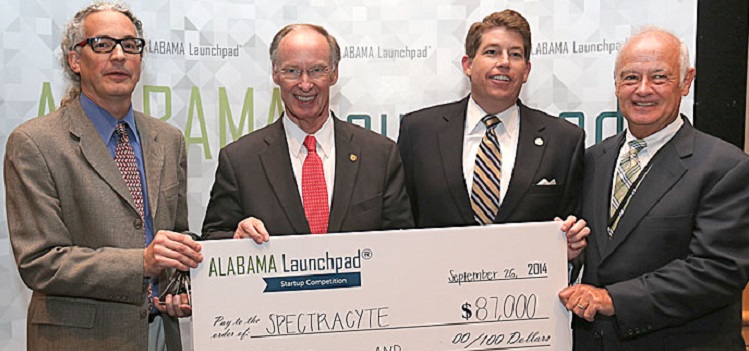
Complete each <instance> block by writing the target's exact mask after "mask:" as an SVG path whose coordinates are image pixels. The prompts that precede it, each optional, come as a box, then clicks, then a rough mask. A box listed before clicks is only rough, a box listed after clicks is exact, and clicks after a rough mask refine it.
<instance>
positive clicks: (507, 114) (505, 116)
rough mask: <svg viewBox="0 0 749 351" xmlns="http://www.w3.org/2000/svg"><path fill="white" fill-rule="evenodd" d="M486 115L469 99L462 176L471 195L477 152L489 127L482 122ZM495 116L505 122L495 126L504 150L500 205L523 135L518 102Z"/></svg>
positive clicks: (500, 145)
mask: <svg viewBox="0 0 749 351" xmlns="http://www.w3.org/2000/svg"><path fill="white" fill-rule="evenodd" d="M486 115H487V113H486V112H484V109H482V108H481V106H479V105H478V104H477V103H476V102H475V101H474V100H473V97H471V98H470V99H468V108H467V109H466V124H465V130H464V131H463V178H464V179H465V181H466V189H467V191H468V196H469V197H470V196H471V188H472V187H473V168H474V166H475V164H476V154H477V153H478V150H479V146H480V145H481V140H482V139H483V138H484V134H486V126H485V125H484V123H483V122H481V119H482V118H484V116H486ZM496 116H497V118H499V120H500V121H502V123H498V124H497V125H496V126H495V127H494V131H495V132H496V133H497V139H498V140H499V147H500V152H501V153H502V170H501V171H502V177H501V179H500V184H499V204H500V205H501V204H502V201H503V200H504V198H505V194H506V193H507V187H508V186H509V185H510V177H511V176H512V169H513V168H514V167H515V156H516V155H517V151H518V137H519V135H520V109H519V108H518V105H517V104H515V105H512V107H510V108H508V109H507V110H504V111H502V112H500V113H499V114H497V115H496Z"/></svg>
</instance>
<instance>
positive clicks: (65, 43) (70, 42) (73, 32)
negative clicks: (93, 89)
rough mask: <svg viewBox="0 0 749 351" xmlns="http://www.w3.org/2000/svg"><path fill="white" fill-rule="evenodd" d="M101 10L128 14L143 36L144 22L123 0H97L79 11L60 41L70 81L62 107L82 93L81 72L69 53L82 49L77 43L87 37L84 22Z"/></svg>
mask: <svg viewBox="0 0 749 351" xmlns="http://www.w3.org/2000/svg"><path fill="white" fill-rule="evenodd" d="M99 11H117V12H119V13H121V14H123V15H125V16H127V18H129V19H130V21H131V22H133V25H134V26H135V30H136V32H137V34H138V37H140V38H142V37H143V23H141V21H140V20H139V19H138V18H137V17H135V14H133V12H132V11H131V10H130V7H129V6H128V5H127V4H125V3H123V2H119V1H118V2H105V1H97V2H95V3H93V4H91V5H88V6H87V7H86V8H84V9H82V10H80V11H78V12H77V13H76V14H75V15H74V16H73V18H72V19H71V20H70V22H68V24H67V25H66V26H65V29H64V30H63V33H62V42H61V43H60V51H61V53H62V54H61V55H60V65H62V69H63V71H64V73H65V80H66V81H67V83H68V85H67V90H66V91H65V94H64V95H63V97H62V100H61V101H60V107H63V106H65V105H67V104H69V103H70V102H71V101H73V100H75V99H76V98H78V96H80V95H81V76H80V74H78V73H75V72H74V71H73V69H72V68H71V67H70V63H69V62H68V53H70V52H71V51H73V50H75V51H76V52H78V50H80V48H76V47H75V45H76V44H78V43H80V42H81V41H83V40H84V39H86V38H85V36H86V33H85V30H84V26H83V23H84V21H85V20H86V17H87V16H88V15H90V14H92V13H94V12H99ZM141 55H143V54H141Z"/></svg>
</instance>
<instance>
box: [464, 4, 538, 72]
mask: <svg viewBox="0 0 749 351" xmlns="http://www.w3.org/2000/svg"><path fill="white" fill-rule="evenodd" d="M497 27H504V28H506V29H507V30H511V31H515V32H518V33H519V34H520V36H522V37H523V51H524V56H525V60H526V61H528V60H530V58H531V27H530V25H529V24H528V21H526V20H525V17H523V15H521V14H520V13H518V12H516V11H513V10H504V11H502V12H494V13H492V14H490V15H488V16H486V17H484V19H483V20H482V21H481V22H476V23H474V24H473V25H471V28H470V29H469V30H468V35H466V44H465V45H466V55H467V56H468V57H470V58H474V57H475V56H476V51H478V49H479V46H481V38H482V36H483V34H484V33H485V32H486V31H488V30H490V29H493V28H497Z"/></svg>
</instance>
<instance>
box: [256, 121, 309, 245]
mask: <svg viewBox="0 0 749 351" xmlns="http://www.w3.org/2000/svg"><path fill="white" fill-rule="evenodd" d="M282 119H283V115H282V116H281V118H279V119H278V120H277V121H276V122H274V123H273V124H272V125H270V126H269V127H268V128H271V129H270V130H271V131H272V133H269V135H268V136H266V137H265V143H266V144H267V147H266V148H265V149H264V150H262V151H260V153H259V154H260V162H261V164H262V167H263V169H264V170H265V174H266V177H267V179H268V182H269V183H270V185H271V188H272V189H273V192H274V193H275V194H276V197H277V198H278V201H279V203H281V204H282V207H283V211H284V212H285V213H286V217H287V218H288V220H289V222H290V223H291V226H292V227H293V228H294V232H296V233H309V232H310V229H309V224H308V223H307V217H306V216H305V215H304V207H303V206H302V199H301V197H300V196H299V190H298V186H297V183H296V178H294V171H293V170H292V168H291V158H290V157H289V144H288V142H287V141H286V134H285V133H284V129H283V123H282V122H283V121H282Z"/></svg>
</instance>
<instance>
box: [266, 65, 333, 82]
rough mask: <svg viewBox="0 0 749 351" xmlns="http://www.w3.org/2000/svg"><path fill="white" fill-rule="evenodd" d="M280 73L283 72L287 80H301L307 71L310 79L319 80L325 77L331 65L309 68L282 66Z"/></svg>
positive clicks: (282, 74)
mask: <svg viewBox="0 0 749 351" xmlns="http://www.w3.org/2000/svg"><path fill="white" fill-rule="evenodd" d="M278 72H279V73H281V77H283V78H284V79H286V80H299V79H301V78H302V74H304V72H307V75H308V76H309V78H310V79H313V80H317V79H321V78H323V77H325V75H327V74H328V73H329V72H330V68H329V67H313V68H310V69H307V70H304V69H301V68H296V67H290V68H282V69H279V70H278Z"/></svg>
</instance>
